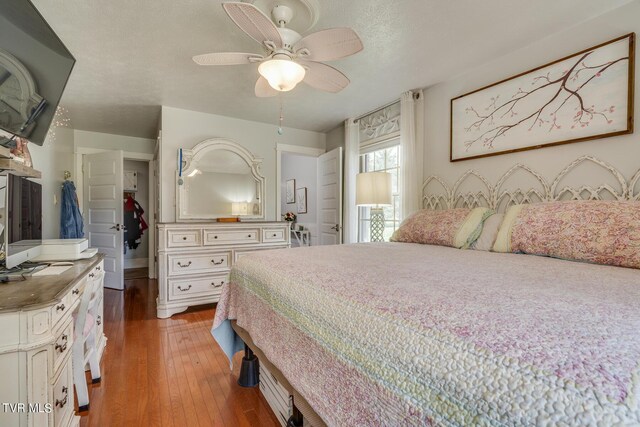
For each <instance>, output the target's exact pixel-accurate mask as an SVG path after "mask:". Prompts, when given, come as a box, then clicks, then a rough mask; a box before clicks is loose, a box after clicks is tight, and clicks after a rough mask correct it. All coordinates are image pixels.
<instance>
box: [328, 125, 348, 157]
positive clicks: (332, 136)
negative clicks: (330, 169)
mask: <svg viewBox="0 0 640 427" xmlns="http://www.w3.org/2000/svg"><path fill="white" fill-rule="evenodd" d="M338 147H342V148H344V123H341V124H340V125H339V126H338V127H336V128H335V129H332V130H330V131H329V132H327V153H328V152H329V151H331V150H333V149H334V148H338Z"/></svg>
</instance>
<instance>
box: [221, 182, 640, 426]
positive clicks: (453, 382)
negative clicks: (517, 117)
mask: <svg viewBox="0 0 640 427" xmlns="http://www.w3.org/2000/svg"><path fill="white" fill-rule="evenodd" d="M429 182H430V181H429ZM635 183H636V181H633V182H632V185H631V186H629V185H628V183H625V187H624V192H625V194H624V198H626V199H629V198H633V197H634V196H633V193H632V192H631V191H629V188H633V186H634V185H635ZM499 188H500V187H499V186H492V187H490V190H491V192H493V191H498V190H499ZM546 188H547V189H551V188H560V187H558V186H556V185H555V181H554V185H553V186H547V187H546ZM608 188H611V187H608ZM474 194H475V196H473V197H467V198H465V197H462V198H456V197H457V196H456V195H455V194H454V192H447V193H446V194H445V196H446V197H441V198H438V197H435V198H433V199H432V200H435V201H439V202H442V201H445V202H446V201H451V202H452V203H455V201H456V200H475V201H474V202H472V203H474V204H475V203H477V201H478V200H479V199H478V197H477V194H478V193H474ZM505 194H506V193H505ZM517 194H520V195H521V196H523V195H524V197H531V194H533V193H530V192H529V193H527V192H519V193H517ZM527 194H529V196H527ZM542 196H543V197H546V196H545V195H544V194H543V195H542ZM511 197H512V201H513V195H511ZM487 199H488V200H492V203H499V201H500V200H501V199H500V198H499V197H496V196H495V195H493V194H488V195H487ZM510 203H511V202H510ZM344 260H348V262H344ZM638 306H640V270H637V269H632V268H622V267H615V266H606V265H596V264H587V263H579V262H573V261H565V260H560V259H553V258H545V257H539V256H531V255H522V254H512V253H493V252H486V251H475V250H460V249H455V248H450V247H443V246H434V245H424V244H413V243H380V244H355V245H342V246H337V247H335V246H334V247H310V248H299V249H295V250H276V251H265V252H262V253H256V254H254V255H251V256H247V257H245V258H242V259H241V260H239V261H238V263H237V265H236V266H235V267H234V269H233V270H232V273H231V280H230V285H229V286H227V287H225V289H224V290H223V294H222V296H221V299H220V302H219V303H218V308H217V310H216V317H215V320H214V325H213V330H212V331H213V334H214V337H215V338H216V339H217V341H218V343H219V344H220V345H221V347H222V348H223V350H224V351H225V352H226V353H227V355H228V356H230V357H231V356H232V355H233V353H235V352H236V351H238V350H239V349H240V348H241V347H240V344H241V343H242V341H241V340H239V339H238V336H237V334H236V332H235V331H234V330H233V328H232V323H231V321H232V320H233V322H234V323H235V327H236V329H237V330H242V331H243V332H244V333H245V336H244V338H245V341H247V340H249V339H250V340H251V344H252V346H255V347H256V348H258V349H259V350H260V356H262V357H264V358H265V359H266V360H267V361H268V363H269V365H270V366H274V367H275V368H277V370H278V372H279V373H281V374H282V376H284V377H285V378H286V380H287V382H288V385H290V387H291V388H292V389H293V390H295V392H296V394H295V395H299V396H301V397H302V398H303V400H304V401H305V404H307V403H308V405H310V407H311V408H312V409H313V411H314V412H315V414H317V416H318V417H319V418H320V419H321V420H322V421H323V422H324V423H326V424H327V425H332V426H333V425H337V426H342V425H363V426H364V425H407V426H409V425H451V426H467V425H500V426H502V425H603V426H604V425H606V426H610V425H638V424H640V407H639V402H638V398H640V389H639V388H638V387H639V386H640V384H639V382H638V381H639V379H638V374H639V371H638V363H639V362H640V334H639V333H638V331H639V330H640V310H638Z"/></svg>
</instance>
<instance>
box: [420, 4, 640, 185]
mask: <svg viewBox="0 0 640 427" xmlns="http://www.w3.org/2000/svg"><path fill="white" fill-rule="evenodd" d="M638 18H640V2H633V3H629V4H628V5H625V6H623V7H621V8H619V9H616V10H613V11H611V12H609V13H607V14H605V15H601V16H599V17H597V18H595V19H593V20H590V21H588V22H584V23H581V24H579V25H577V26H575V27H573V28H569V29H567V30H566V31H564V32H562V33H558V34H554V35H551V36H548V37H546V38H544V39H542V40H539V41H536V42H534V43H532V44H531V45H529V46H527V47H525V48H523V49H520V50H518V51H515V52H512V53H510V54H508V55H506V56H503V57H501V58H499V59H496V60H494V61H492V62H490V63H487V64H485V65H480V66H478V67H475V68H472V69H469V70H465V72H464V74H462V75H460V76H457V77H456V78H454V79H452V80H450V81H447V82H445V83H441V84H438V85H435V86H432V87H430V88H428V89H427V90H426V92H425V150H424V178H426V177H427V176H429V175H432V174H434V175H438V176H442V177H444V178H445V181H446V182H447V183H448V184H449V185H452V184H453V183H454V182H455V180H456V179H457V178H459V177H460V175H461V174H462V173H464V172H465V171H467V170H468V169H475V170H477V171H478V172H480V173H481V174H482V175H484V176H485V177H486V178H487V179H488V180H489V182H490V183H492V184H495V183H496V181H497V179H498V178H499V177H500V176H501V175H502V174H504V173H505V172H506V171H507V170H508V169H509V168H510V167H511V166H512V165H514V164H515V163H523V164H526V165H528V166H531V167H533V169H534V170H536V171H538V172H540V173H541V174H542V175H543V176H544V177H545V178H547V179H548V178H554V177H555V176H556V175H557V174H558V173H559V172H560V171H561V170H562V169H563V168H564V167H565V166H567V165H568V164H569V163H570V162H571V161H573V160H575V159H576V158H578V157H580V156H581V155H585V154H588V155H593V156H595V157H597V158H599V159H601V160H604V161H607V162H609V163H611V164H613V165H614V166H615V167H616V168H618V169H619V170H620V171H621V172H623V173H624V174H625V176H626V178H627V179H629V178H631V176H632V174H633V173H634V172H635V171H637V170H638V168H639V166H640V163H639V161H638V159H640V141H639V137H638V135H637V132H638V129H637V128H638V126H637V123H638V117H640V102H638V96H636V105H635V116H636V134H631V135H624V136H618V137H612V138H606V139H599V140H594V141H588V142H578V143H573V144H567V145H561V146H557V147H548V148H542V149H537V150H531V151H524V152H520V153H513V154H504V155H499V156H495V157H488V158H483V159H474V160H468V161H461V162H456V163H450V162H449V119H450V112H449V111H450V110H449V108H450V100H451V98H454V97H456V96H458V95H461V94H463V93H467V92H469V91H472V90H475V89H478V88H480V87H483V86H486V85H488V84H492V83H495V82H497V81H500V80H502V79H504V78H508V77H510V76H513V75H515V74H518V73H521V72H523V71H526V70H529V69H532V68H535V67H537V66H540V65H543V64H545V63H548V62H551V61H554V60H556V59H559V58H562V57H564V56H568V55H571V54H574V53H576V52H578V51H581V50H583V49H586V48H589V47H590V46H595V45H597V44H600V43H603V42H605V41H608V40H611V39H613V38H616V37H618V36H622V35H625V34H627V33H630V32H632V31H635V32H636V33H637V34H640V19H638ZM637 45H638V43H637V42H636V46H637ZM636 49H637V48H636ZM637 57H638V53H637V51H636V58H637ZM639 70H640V67H638V66H637V64H636V87H637V86H638V83H637V82H639V81H640V78H639V74H638V73H640V71H639ZM636 94H637V91H636ZM585 178H588V177H586V176H585ZM588 183H589V184H592V181H589V182H588Z"/></svg>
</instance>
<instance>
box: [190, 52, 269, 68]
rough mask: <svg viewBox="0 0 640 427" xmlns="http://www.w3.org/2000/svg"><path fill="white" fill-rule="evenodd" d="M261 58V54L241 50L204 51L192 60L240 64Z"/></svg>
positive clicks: (200, 62)
mask: <svg viewBox="0 0 640 427" xmlns="http://www.w3.org/2000/svg"><path fill="white" fill-rule="evenodd" d="M261 59H263V56H262V55H258V54H255V53H241V52H221V53H205V54H203V55H196V56H194V57H193V61H194V62H195V63H196V64H198V65H241V64H251V63H253V62H258V61H260V60H261Z"/></svg>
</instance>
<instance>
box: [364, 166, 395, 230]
mask: <svg viewBox="0 0 640 427" xmlns="http://www.w3.org/2000/svg"><path fill="white" fill-rule="evenodd" d="M392 203H393V196H392V194H391V174H389V173H387V172H364V173H359V174H358V175H356V205H358V206H370V207H371V221H370V223H371V241H372V242H383V241H384V210H383V209H382V206H390V205H391V204H392Z"/></svg>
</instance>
